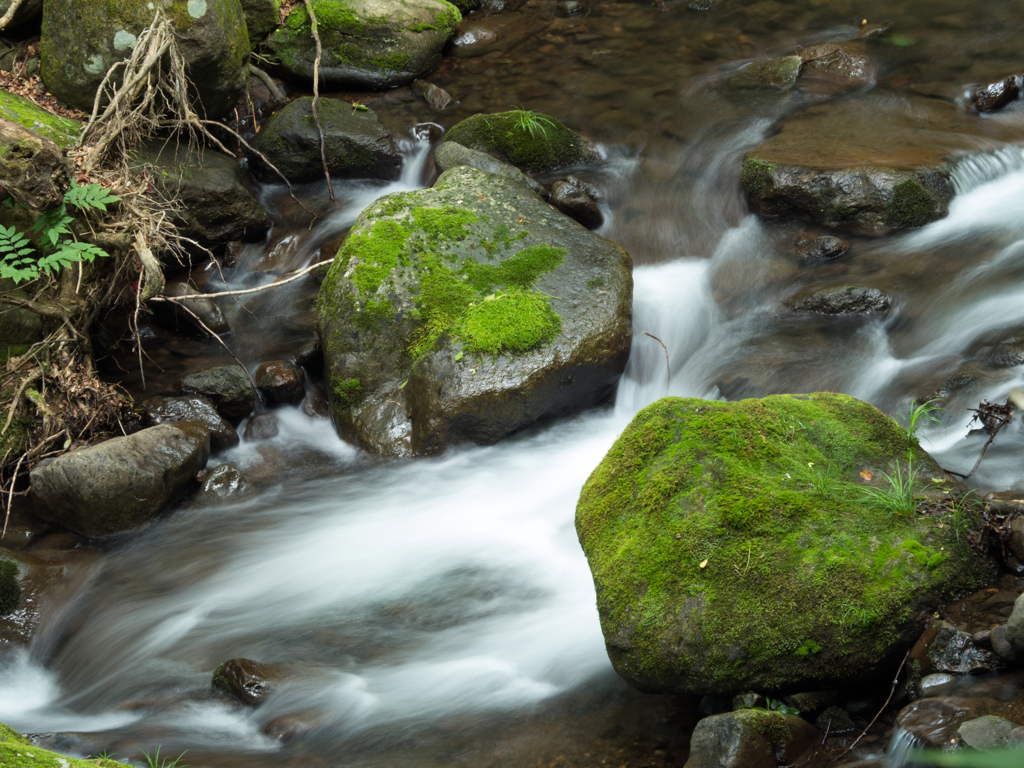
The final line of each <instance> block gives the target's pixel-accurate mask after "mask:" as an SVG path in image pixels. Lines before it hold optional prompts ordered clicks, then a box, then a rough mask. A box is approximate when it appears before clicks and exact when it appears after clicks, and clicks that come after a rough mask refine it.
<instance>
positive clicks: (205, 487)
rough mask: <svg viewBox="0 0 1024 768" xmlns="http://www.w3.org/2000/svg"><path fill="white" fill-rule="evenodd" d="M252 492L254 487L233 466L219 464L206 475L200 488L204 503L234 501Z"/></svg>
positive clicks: (200, 495)
mask: <svg viewBox="0 0 1024 768" xmlns="http://www.w3.org/2000/svg"><path fill="white" fill-rule="evenodd" d="M250 491H252V485H251V484H250V483H249V481H248V480H246V478H245V475H244V474H242V472H241V470H239V469H238V467H236V466H234V465H233V464H218V465H217V466H216V467H214V468H213V469H211V470H210V471H209V472H207V473H206V477H205V478H203V484H202V486H201V487H200V488H199V498H200V499H202V500H203V501H215V500H216V501H220V500H229V499H231V500H233V499H237V498H238V497H239V496H244V495H245V494H247V493H249V492H250Z"/></svg>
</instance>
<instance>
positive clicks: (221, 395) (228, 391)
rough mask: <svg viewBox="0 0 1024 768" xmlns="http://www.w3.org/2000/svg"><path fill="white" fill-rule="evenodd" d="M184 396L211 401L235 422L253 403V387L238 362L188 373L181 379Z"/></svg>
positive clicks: (222, 413) (220, 412)
mask: <svg viewBox="0 0 1024 768" xmlns="http://www.w3.org/2000/svg"><path fill="white" fill-rule="evenodd" d="M181 391H182V392H183V393H184V394H186V395H200V396H202V397H205V398H207V399H209V401H210V402H211V403H213V406H214V408H216V409H217V413H219V414H220V415H221V416H223V417H224V418H225V419H227V420H228V421H229V422H231V423H232V424H237V423H238V422H240V421H241V420H242V419H244V418H245V417H246V416H248V415H249V414H250V413H252V409H253V408H254V407H255V406H256V390H254V389H253V387H252V382H250V381H249V377H248V375H247V374H246V372H245V369H244V368H242V366H240V365H221V366H217V367H215V368H207V369H205V370H202V371H197V372H196V373H190V374H189V375H188V376H186V377H185V378H183V379H182V380H181Z"/></svg>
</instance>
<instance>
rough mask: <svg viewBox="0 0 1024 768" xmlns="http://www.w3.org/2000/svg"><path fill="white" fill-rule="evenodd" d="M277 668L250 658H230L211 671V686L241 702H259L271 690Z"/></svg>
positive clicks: (250, 703) (276, 674)
mask: <svg viewBox="0 0 1024 768" xmlns="http://www.w3.org/2000/svg"><path fill="white" fill-rule="evenodd" d="M278 675H279V669H276V668H275V666H274V665H269V664H260V663H259V662H258V661H253V660H252V659H230V660H229V661H225V662H224V663H223V664H221V665H220V666H219V667H217V669H215V670H214V672H213V687H214V688H215V689H217V690H220V691H223V692H224V693H227V694H228V695H230V696H233V697H234V698H236V699H237V700H238V701H240V702H241V703H242V704H247V705H249V706H253V705H255V704H259V703H260V702H261V701H262V700H263V699H264V698H266V697H267V696H268V695H269V694H270V693H271V692H273V690H274V687H275V683H276V678H277V676H278Z"/></svg>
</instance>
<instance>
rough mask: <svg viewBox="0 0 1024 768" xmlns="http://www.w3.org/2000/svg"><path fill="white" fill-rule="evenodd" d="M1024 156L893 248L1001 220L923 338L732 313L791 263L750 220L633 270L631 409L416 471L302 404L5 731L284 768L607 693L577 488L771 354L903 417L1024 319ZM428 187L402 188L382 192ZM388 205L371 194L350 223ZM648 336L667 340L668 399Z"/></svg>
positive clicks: (768, 312) (31, 656)
mask: <svg viewBox="0 0 1024 768" xmlns="http://www.w3.org/2000/svg"><path fill="white" fill-rule="evenodd" d="M750 140H751V139H750V137H744V139H743V142H744V143H748V142H749V141H750ZM738 151H740V148H739V146H738V145H737V147H734V148H733V149H732V153H733V155H735V154H736V153H737V152H738ZM1018 160H1019V158H1018ZM1018 160H1013V161H1011V160H1007V159H1006V157H1001V158H999V157H995V156H993V157H991V158H990V159H989V160H984V159H982V160H978V161H975V162H974V163H973V164H972V165H970V166H969V168H968V167H967V166H965V171H964V173H962V174H961V177H960V182H959V183H960V184H961V186H962V190H961V194H960V196H959V197H958V198H957V199H956V200H955V201H954V203H953V205H952V207H951V210H950V215H949V217H948V218H946V219H945V220H943V221H940V222H938V223H935V224H932V225H930V226H928V227H925V228H923V229H922V230H920V231H918V232H915V233H912V234H906V235H901V236H898V237H895V238H892V239H890V240H889V241H888V242H887V245H886V247H888V248H890V249H895V250H896V251H898V252H902V253H907V254H910V253H913V252H917V251H921V250H924V249H928V248H939V247H941V248H950V247H953V248H955V247H957V246H956V244H957V243H960V242H965V241H970V240H971V239H972V238H975V237H976V236H977V233H978V230H979V228H980V229H984V231H985V236H986V238H988V241H989V242H990V243H994V245H992V247H991V249H990V251H991V253H990V256H986V257H985V258H981V259H979V260H978V261H977V262H976V263H973V264H971V265H969V266H968V267H966V268H965V269H964V270H963V271H962V273H961V274H960V275H959V276H958V277H957V278H956V279H955V280H950V281H949V285H950V286H951V287H949V288H948V289H947V290H940V291H937V292H932V293H929V294H928V295H927V296H926V297H923V296H921V295H917V294H915V293H914V291H913V290H912V289H911V290H908V291H907V293H906V296H905V297H904V298H902V299H900V301H902V302H903V304H901V305H900V307H899V310H898V311H899V312H904V311H906V312H912V314H913V316H914V318H915V321H914V324H913V328H912V329H911V330H907V331H903V330H899V329H895V330H894V329H893V327H892V324H891V318H890V319H888V320H884V319H877V320H876V319H870V320H867V321H863V322H860V323H858V324H857V325H853V326H850V328H849V329H848V330H847V331H846V336H845V337H844V340H843V341H842V342H841V344H839V345H837V346H836V347H835V348H834V349H832V350H831V351H829V352H828V354H819V353H818V351H817V350H815V349H813V348H812V349H810V351H808V348H807V347H806V346H805V344H803V343H801V342H797V341H792V342H791V343H788V345H787V342H786V341H785V339H786V333H785V331H786V328H787V323H790V322H791V320H789V319H787V317H786V316H784V314H783V313H782V312H781V311H780V309H779V308H778V299H779V297H780V295H781V294H779V293H774V294H773V293H772V290H771V289H770V288H769V289H765V290H764V291H763V292H761V293H758V294H757V295H758V296H759V301H758V302H756V303H754V304H753V305H751V306H750V307H749V308H748V309H747V310H746V311H743V312H740V313H732V314H731V315H730V313H729V312H727V311H726V310H725V309H723V308H722V307H721V306H720V305H719V304H718V303H716V301H715V299H714V298H713V288H712V282H713V281H712V278H713V277H714V276H716V275H718V276H719V277H720V276H721V275H722V274H729V275H740V276H746V277H748V278H749V277H750V276H751V275H754V276H755V277H756V276H757V275H759V274H761V273H760V272H759V270H761V269H762V268H763V266H764V263H765V261H766V260H768V259H771V258H775V257H774V256H772V254H771V249H772V247H773V246H772V245H771V243H770V240H769V238H768V235H767V233H766V228H765V226H764V225H763V224H761V223H759V222H758V221H757V220H756V219H755V218H753V217H746V218H744V219H742V221H741V222H740V223H739V225H738V226H734V227H730V228H726V229H725V231H724V233H723V234H722V236H721V237H720V238H719V239H718V241H717V245H716V246H715V248H714V252H713V253H709V254H708V257H709V258H680V259H677V260H674V261H670V262H668V263H664V264H660V265H657V266H643V267H638V268H637V269H636V271H635V281H636V286H635V300H634V341H633V353H632V356H631V359H630V362H629V366H628V369H627V371H626V374H625V376H624V377H623V379H622V382H621V384H620V386H619V391H618V394H617V397H616V401H615V405H614V407H611V408H605V409H598V410H595V411H591V412H589V413H585V414H582V415H579V416H577V417H575V418H570V419H564V420H561V421H558V422H555V423H548V424H542V425H538V426H536V427H534V428H533V429H531V430H528V431H526V432H524V433H522V434H519V435H515V436H513V437H510V438H508V439H506V440H504V441H502V442H501V443H500V444H498V445H495V446H492V447H470V446H467V447H462V448H458V449H453V450H450V451H449V452H448V453H447V454H445V455H444V456H442V457H440V458H436V459H424V460H417V461H408V462H394V463H376V462H373V461H371V460H369V459H367V458H366V457H365V456H362V455H360V454H359V453H358V452H357V451H356V450H355V449H354V448H352V447H350V446H348V445H346V444H344V443H342V442H341V441H340V440H339V439H338V438H337V437H336V436H335V434H334V432H333V430H332V429H331V427H330V425H329V423H328V422H327V421H326V420H319V421H315V420H312V419H309V418H307V417H306V416H304V415H303V414H302V413H301V412H300V411H298V410H287V411H283V412H282V413H281V433H280V435H279V436H278V437H276V438H274V439H272V440H271V441H268V442H264V443H261V444H259V445H256V444H246V443H243V445H241V446H240V447H238V448H235V449H232V450H231V451H230V452H228V453H227V454H225V455H224V456H222V457H218V458H220V459H224V460H229V461H232V462H233V463H236V464H237V465H239V466H240V467H242V468H243V469H246V468H248V467H250V466H254V465H256V464H258V463H259V462H260V461H261V460H264V459H265V458H266V454H265V453H264V451H265V450H266V449H267V447H268V446H269V447H270V448H273V449H276V451H277V452H278V455H280V456H284V457H286V459H287V461H286V462H285V464H284V466H283V467H282V469H281V470H280V476H279V477H278V478H277V482H276V484H274V485H272V486H271V487H269V488H266V489H264V490H261V491H260V492H259V493H258V494H256V495H254V496H252V497H249V498H247V499H244V500H242V501H239V502H237V503H234V504H230V505H227V506H209V507H202V506H192V507H188V508H186V509H183V510H181V511H179V512H177V513H176V514H174V515H173V516H171V517H169V518H167V519H166V520H164V521H161V522H160V523H158V524H157V525H154V526H153V527H152V528H150V529H149V530H148V531H146V532H145V533H144V534H143V535H142V536H140V537H138V538H137V539H135V540H132V541H130V542H128V543H127V544H124V545H122V546H119V547H117V548H115V549H114V550H113V551H112V552H110V553H109V554H108V555H106V556H105V557H104V558H103V560H102V562H101V563H100V564H99V565H97V566H96V567H95V569H94V570H93V572H92V573H91V574H90V575H89V578H88V580H87V582H86V584H85V586H83V587H82V588H81V589H80V591H79V592H78V594H77V595H76V596H74V597H73V598H71V599H69V600H68V602H67V603H66V604H64V605H62V606H59V607H58V608H57V609H54V610H52V611H50V612H49V613H48V614H47V615H46V617H45V620H44V623H43V626H42V627H41V628H40V631H39V633H38V635H37V637H36V639H35V640H34V642H33V645H32V647H31V648H30V649H28V650H25V651H18V652H16V653H13V654H9V655H8V656H6V657H5V658H3V659H2V660H0V664H2V667H0V721H3V722H6V723H8V724H9V725H11V726H13V727H14V728H17V729H19V730H21V731H25V732H43V731H67V732H86V733H87V734H92V735H91V736H86V737H83V738H84V741H83V742H82V746H81V748H80V749H81V751H83V752H88V751H91V750H92V749H93V748H94V747H95V748H106V747H107V746H109V745H114V746H115V747H116V749H115V750H114V751H118V752H121V753H122V754H125V753H127V754H131V753H132V752H133V751H135V750H138V749H140V748H145V749H152V748H153V747H154V746H156V745H157V744H161V745H163V748H164V750H165V753H174V754H176V752H175V749H176V748H178V747H181V748H185V747H186V746H187V747H190V748H191V749H192V750H198V751H199V752H200V753H202V750H204V749H206V750H208V752H210V753H232V754H242V755H248V758H247V760H248V764H249V765H263V764H266V765H271V764H275V763H274V757H273V756H274V754H275V753H277V752H278V751H279V750H280V749H281V747H280V745H279V742H277V741H276V740H274V739H271V738H268V737H266V736H264V735H262V734H261V728H262V727H263V726H265V725H266V724H267V723H269V722H271V721H273V720H275V719H277V718H280V717H282V716H286V715H292V714H299V715H301V716H303V717H304V718H305V719H306V720H307V721H308V722H310V723H312V724H313V725H314V726H315V728H316V730H315V732H314V733H315V736H314V738H315V739H317V740H319V741H318V743H319V744H321V745H328V746H331V745H333V746H334V747H338V748H340V747H345V748H347V749H362V750H368V751H370V752H372V751H374V750H386V749H391V748H397V746H396V745H401V744H403V743H407V742H408V741H410V740H411V741H415V740H416V739H418V738H421V737H424V738H425V737H426V736H427V735H429V734H431V733H435V732H436V731H437V729H442V728H444V727H448V726H449V725H450V723H452V722H453V719H456V720H457V719H458V718H460V717H468V716H470V715H479V714H481V713H484V714H487V715H492V716H495V717H497V718H499V719H500V718H501V717H502V716H504V715H512V714H521V713H523V712H529V711H531V708H536V707H538V706H540V705H542V704H543V702H545V701H547V700H551V699H552V698H554V697H557V696H558V695H561V694H565V693H568V692H572V691H574V690H578V689H580V688H582V687H584V686H585V685H594V684H595V681H600V680H607V679H608V678H610V677H611V676H612V675H613V673H612V672H611V669H610V665H609V663H608V660H607V657H606V655H605V651H604V645H603V640H602V636H601V630H600V626H599V623H598V617H597V612H596V609H595V605H594V592H593V585H592V582H591V577H590V572H589V569H588V567H587V563H586V560H585V558H584V557H583V554H582V552H581V551H580V547H579V544H578V542H577V539H576V534H575V530H574V527H573V515H574V508H575V503H576V499H577V497H578V494H579V490H580V487H581V486H582V484H583V483H584V481H585V480H586V478H587V476H588V475H589V473H590V472H591V471H592V470H593V469H594V467H595V466H596V465H597V464H598V463H599V462H600V460H601V458H602V456H603V455H604V453H605V452H606V451H607V449H608V448H609V447H610V445H611V444H612V442H613V441H614V440H615V438H616V436H617V435H618V434H619V433H620V432H621V430H622V429H623V427H624V426H625V425H626V424H627V423H628V421H629V419H630V418H631V417H632V416H633V414H635V413H636V411H637V410H638V409H640V408H642V407H643V406H644V405H646V404H648V403H650V402H653V401H654V400H656V399H657V398H659V397H661V396H663V395H664V394H665V393H666V391H668V392H670V393H671V394H673V395H683V396H699V397H714V396H718V394H719V389H718V386H719V382H720V381H721V378H722V376H723V372H725V371H727V370H729V369H730V366H734V365H735V364H736V363H737V361H742V360H748V361H749V360H750V359H751V358H750V356H751V354H753V353H754V352H756V351H759V350H762V349H763V348H764V347H765V346H768V347H771V348H772V349H774V351H775V353H776V354H775V357H773V358H771V359H772V360H775V361H776V364H777V366H778V367H777V369H776V370H773V371H771V373H772V374H773V376H774V378H773V380H774V381H776V382H777V387H778V389H777V390H776V391H814V390H816V389H825V388H828V389H838V390H842V391H846V392H849V393H850V394H853V395H856V396H858V397H862V398H865V399H867V400H869V401H872V402H876V403H877V404H879V405H880V406H881V407H883V408H885V409H886V410H888V411H890V412H891V411H893V410H896V407H897V406H899V405H900V404H902V403H906V402H907V401H908V400H909V398H910V397H911V396H912V395H914V394H916V393H915V392H912V391H910V390H909V388H908V385H907V379H906V376H907V372H908V371H913V370H918V369H924V368H929V367H932V368H935V367H938V368H942V367H943V365H944V364H945V363H943V361H944V360H946V359H947V358H949V359H956V358H957V355H959V354H960V353H962V352H963V350H964V349H966V348H967V347H968V346H969V345H970V344H971V343H972V342H973V341H974V340H975V339H976V338H977V337H978V336H979V335H980V334H982V333H983V332H985V331H988V330H991V329H992V328H1000V327H1009V326H1012V325H1014V324H1017V323H1020V322H1024V309H1022V307H1024V288H1022V287H1020V284H1019V281H1015V282H1011V281H1008V280H1006V279H1005V276H1006V275H1008V274H1015V273H1017V272H1020V271H1022V270H1024V223H1022V222H1024V216H1022V214H1024V210H1022V208H1024V169H1022V163H1020V162H1019V161H1018ZM986 163H988V164H987V165H985V164H986ZM968 170H969V171H970V173H968V172H967V171H968ZM418 173H419V169H418V168H416V169H415V174H418ZM410 178H411V177H410ZM606 182H607V183H608V184H613V183H614V179H611V180H609V179H606ZM411 186H414V184H413V183H412V182H410V181H409V178H406V179H403V181H402V182H400V183H399V184H396V185H394V186H393V187H391V188H387V189H385V190H383V191H393V189H395V188H410V187H411ZM381 191H382V190H379V189H378V190H377V192H376V193H375V194H380V193H381ZM373 196H375V195H374V194H372V193H368V194H367V195H363V196H362V197H360V198H359V199H358V200H356V201H353V202H352V204H351V207H350V210H349V211H348V212H347V213H346V214H345V215H344V217H345V223H342V224H338V226H339V227H341V226H347V225H348V224H350V223H351V221H352V220H353V219H354V217H355V212H354V211H356V210H358V209H359V208H361V207H363V206H365V205H366V204H368V202H369V200H370V199H372V197H373ZM609 236H611V237H613V238H614V233H613V232H612V233H609ZM321 239H329V238H327V237H323V238H321ZM780 329H781V331H780ZM897 330H898V331H899V333H900V334H902V335H900V336H899V338H898V339H895V340H894V339H893V338H892V334H894V333H896V331H897ZM647 332H649V333H650V334H653V335H654V336H657V337H658V338H660V339H662V340H664V342H665V343H666V345H667V346H668V350H669V362H670V367H671V383H670V384H669V383H668V374H667V371H666V366H665V353H664V352H663V350H662V347H661V346H660V345H659V344H658V343H657V342H656V341H654V340H653V339H651V338H650V337H648V336H647V335H646V333H647ZM748 367H749V368H751V369H754V368H756V365H755V364H753V363H750V365H749V366H748ZM1022 374H1024V371H1022V370H1021V369H1020V368H1015V369H1010V370H1008V371H1006V375H1005V376H1004V377H1003V379H1002V380H1000V381H999V382H998V383H997V384H992V385H988V388H987V389H984V390H982V391H978V390H974V391H971V392H970V394H969V399H964V400H962V401H960V400H957V401H955V402H956V404H957V407H956V409H954V418H953V419H951V421H950V423H949V424H947V425H946V428H945V430H943V429H933V430H932V431H930V432H929V433H928V435H927V436H928V438H929V439H930V441H931V442H930V445H931V447H932V448H933V449H935V450H936V451H938V453H939V456H940V459H941V460H943V461H945V462H948V463H947V466H950V465H951V464H957V463H958V462H959V463H961V464H962V463H968V462H969V461H973V457H974V455H975V454H976V448H977V445H976V444H975V443H969V442H965V441H963V439H962V438H963V435H964V434H965V430H964V427H965V426H966V423H967V421H968V420H969V419H968V416H969V415H968V414H967V413H966V410H965V408H966V406H967V405H969V404H970V401H971V400H973V402H974V403H976V402H977V400H978V398H980V397H989V398H991V399H1000V398H1005V396H1006V393H1007V391H1008V390H1009V388H1010V387H1012V386H1019V385H1021V384H1022V383H1024V375H1022ZM965 397H968V396H965ZM1019 441H1020V437H1019V432H1018V433H1015V434H1014V435H1013V436H1008V437H1007V438H1006V445H1007V448H1006V450H1005V451H1004V457H1003V458H1000V454H999V451H998V450H997V451H993V455H992V458H991V460H989V459H986V461H987V462H988V464H987V465H986V473H987V474H985V475H984V479H985V480H986V482H989V483H992V484H995V485H999V484H1000V483H1002V484H1003V485H1008V484H1010V483H1012V482H1014V481H1016V480H1017V479H1018V478H1019V477H1020V472H1019V470H1017V469H1015V468H1012V467H1011V466H1010V465H1009V461H1010V460H1009V459H1008V458H1006V456H1009V455H1010V453H1011V452H1012V450H1013V449H1014V448H1015V447H1017V446H1019ZM234 657H247V658H253V659H257V660H259V661H262V662H266V663H281V664H285V665H289V675H288V678H287V682H286V683H285V684H284V685H283V686H282V687H281V688H280V689H279V690H277V691H276V692H275V693H274V694H272V696H271V697H270V699H269V701H268V702H267V703H266V704H265V705H264V706H261V707H260V708H259V709H256V710H249V709H239V708H236V707H232V706H230V705H228V704H226V703H224V702H222V701H220V700H217V699H214V698H212V697H210V696H209V694H208V690H209V681H210V675H211V672H212V670H213V669H214V668H215V667H216V666H217V664H219V663H220V662H222V661H224V660H226V659H229V658H234ZM263 761H265V762H263ZM193 764H195V763H194V761H193Z"/></svg>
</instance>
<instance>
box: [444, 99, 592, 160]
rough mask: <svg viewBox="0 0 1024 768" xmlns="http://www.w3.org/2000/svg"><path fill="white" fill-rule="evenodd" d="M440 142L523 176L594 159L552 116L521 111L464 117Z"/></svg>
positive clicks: (583, 143) (579, 139)
mask: <svg viewBox="0 0 1024 768" xmlns="http://www.w3.org/2000/svg"><path fill="white" fill-rule="evenodd" d="M444 139H445V141H454V142H455V143H457V144H461V145H462V146H464V147H469V148H470V149H477V150H480V151H481V152H487V153H489V154H491V155H494V156H495V157H496V158H498V159H499V160H501V161H502V162H505V163H509V164H510V165H514V166H516V167H517V168H519V169H521V170H524V171H526V172H527V173H547V172H548V171H555V170H558V169H560V168H568V167H571V166H574V165H586V164H587V163H592V162H594V161H595V160H597V154H596V153H595V152H594V150H593V149H591V148H590V145H589V144H588V143H587V141H586V140H585V139H584V138H583V137H582V136H580V135H579V134H578V133H576V132H575V131H573V130H572V129H570V128H567V127H566V126H564V125H563V124H562V123H560V122H559V121H558V120H555V119H554V118H553V117H548V116H547V115H542V114H539V113H537V112H530V111H528V110H521V109H514V110H512V111H511V112H498V113H495V114H492V115H473V116H472V117H467V118H466V119H465V120H463V121H462V122H461V123H458V124H457V125H455V126H453V127H452V128H451V130H449V131H448V133H446V134H445V137H444Z"/></svg>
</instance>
